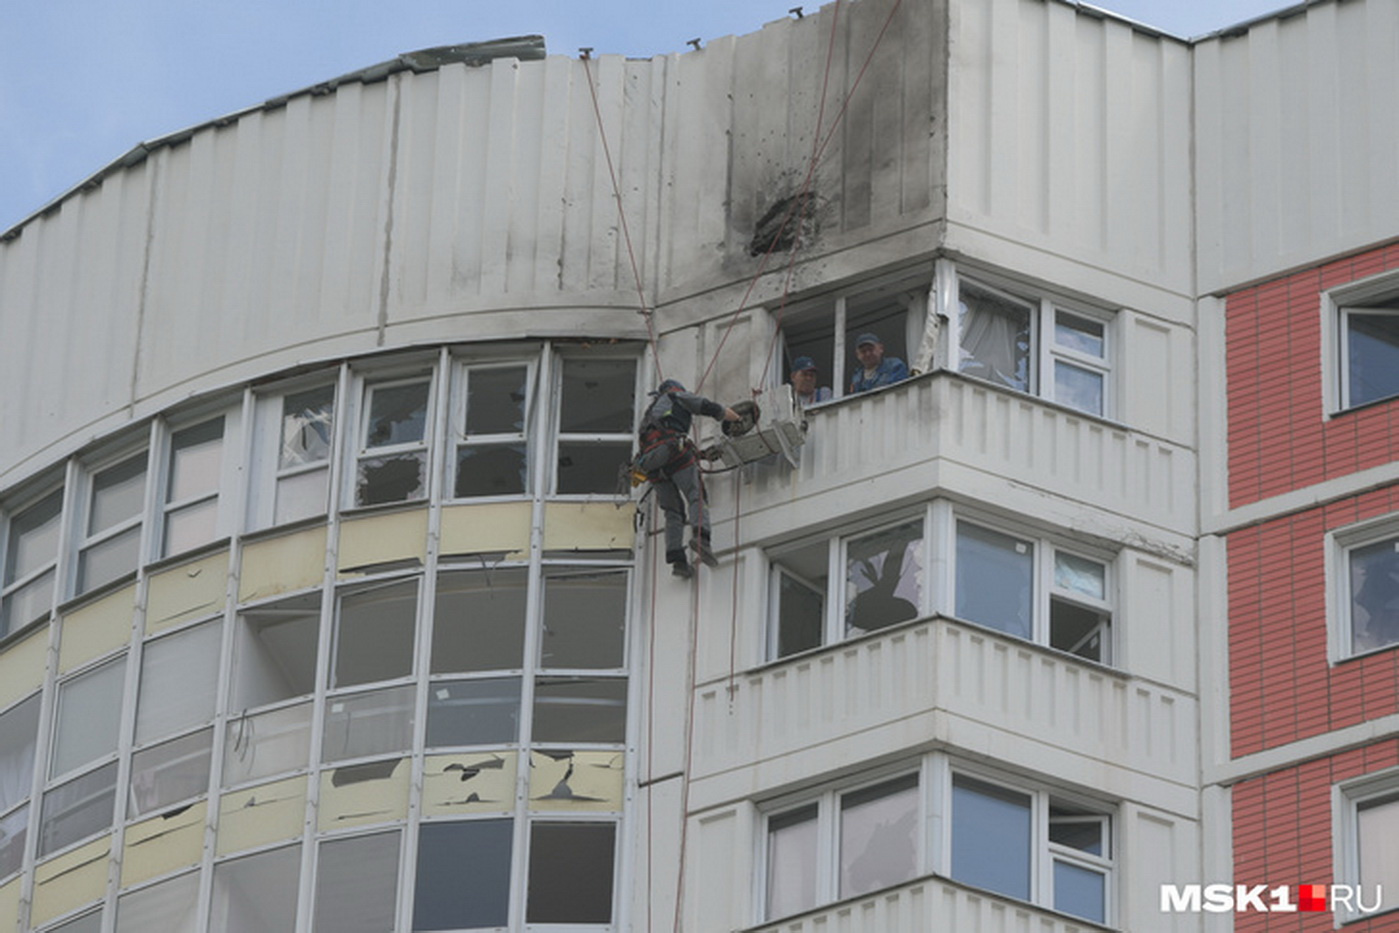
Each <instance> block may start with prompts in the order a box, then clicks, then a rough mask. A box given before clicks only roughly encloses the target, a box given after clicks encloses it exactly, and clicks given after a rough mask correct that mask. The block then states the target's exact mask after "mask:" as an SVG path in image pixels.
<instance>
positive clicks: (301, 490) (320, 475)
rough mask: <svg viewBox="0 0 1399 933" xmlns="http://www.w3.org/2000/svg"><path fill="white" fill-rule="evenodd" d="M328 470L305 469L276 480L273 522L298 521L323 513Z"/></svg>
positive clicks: (328, 482)
mask: <svg viewBox="0 0 1399 933" xmlns="http://www.w3.org/2000/svg"><path fill="white" fill-rule="evenodd" d="M329 484H330V470H329V469H320V470H307V471H306V472H305V473H293V474H291V475H290V476H283V477H282V478H281V479H279V480H277V502H276V505H275V506H274V508H273V510H272V522H273V524H277V525H283V524H286V523H287V522H296V521H300V520H301V519H303V518H311V517H312V516H314V515H324V514H325V510H326V500H327V496H328V493H329V488H330V485H329Z"/></svg>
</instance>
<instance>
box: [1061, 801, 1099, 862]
mask: <svg viewBox="0 0 1399 933" xmlns="http://www.w3.org/2000/svg"><path fill="white" fill-rule="evenodd" d="M1106 829H1107V820H1106V819H1105V818H1104V817H1102V816H1098V815H1096V814H1092V813H1088V812H1086V811H1082V810H1075V809H1071V808H1068V807H1063V806H1059V805H1057V804H1055V805H1051V806H1050V808H1049V841H1050V842H1052V843H1054V844H1055V845H1060V846H1068V847H1069V848H1071V849H1077V850H1079V851H1080V852H1087V853H1088V854H1089V855H1105V854H1107V846H1106V841H1107V840H1106V837H1105V831H1106Z"/></svg>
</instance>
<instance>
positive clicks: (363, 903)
mask: <svg viewBox="0 0 1399 933" xmlns="http://www.w3.org/2000/svg"><path fill="white" fill-rule="evenodd" d="M400 835H401V833H400V831H399V830H394V831H392V832H386V833H374V834H372V835H369V836H351V837H349V838H342V839H328V840H326V841H324V842H322V843H321V846H320V852H319V857H318V858H317V859H316V917H315V922H314V923H313V924H312V928H311V929H312V931H313V933H390V931H391V930H393V929H394V914H396V913H397V912H398V849H399V836H400Z"/></svg>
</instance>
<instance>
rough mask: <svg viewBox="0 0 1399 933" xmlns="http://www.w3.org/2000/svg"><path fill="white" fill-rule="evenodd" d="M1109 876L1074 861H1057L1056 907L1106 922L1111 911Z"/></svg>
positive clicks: (1055, 874) (1088, 918) (1055, 870)
mask: <svg viewBox="0 0 1399 933" xmlns="http://www.w3.org/2000/svg"><path fill="white" fill-rule="evenodd" d="M1106 895H1107V876H1106V875H1105V874H1104V873H1103V872H1101V871H1098V870H1095V869H1092V868H1084V867H1083V866H1082V865H1075V864H1073V863H1072V862H1061V861H1059V860H1058V859H1055V861H1054V909H1055V910H1061V911H1063V912H1064V913H1066V914H1073V915H1074V916H1075V917H1082V918H1084V919H1085V920H1092V921H1094V922H1096V923H1103V922H1104V921H1105V920H1106V915H1107V897H1106Z"/></svg>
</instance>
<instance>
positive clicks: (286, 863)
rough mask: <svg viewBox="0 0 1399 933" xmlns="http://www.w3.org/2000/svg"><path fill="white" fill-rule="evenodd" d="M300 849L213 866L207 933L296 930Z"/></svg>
mask: <svg viewBox="0 0 1399 933" xmlns="http://www.w3.org/2000/svg"><path fill="white" fill-rule="evenodd" d="M300 880H301V846H299V845H294V846H284V847H282V848H280V849H272V850H270V851H268V852H259V853H258V854H256V855H248V856H244V857H243V858H236V859H230V860H229V861H226V862H220V863H218V864H217V865H215V866H214V898H213V905H212V910H211V911H210V916H209V933H248V931H252V930H265V931H268V933H273V931H277V930H294V929H296V896H297V888H298V887H299V882H300Z"/></svg>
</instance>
